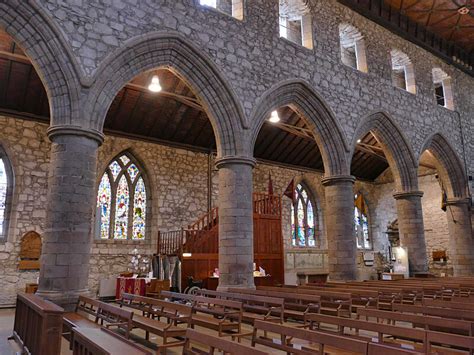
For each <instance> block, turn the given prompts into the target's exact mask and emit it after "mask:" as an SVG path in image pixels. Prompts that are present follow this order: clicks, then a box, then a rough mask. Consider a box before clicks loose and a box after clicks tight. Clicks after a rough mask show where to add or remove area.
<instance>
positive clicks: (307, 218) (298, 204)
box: [291, 184, 316, 247]
mask: <svg viewBox="0 0 474 355" xmlns="http://www.w3.org/2000/svg"><path fill="white" fill-rule="evenodd" d="M314 230H315V215H314V202H313V201H311V199H310V197H309V195H308V192H307V191H306V189H305V188H304V187H303V186H302V185H301V184H298V186H296V189H295V200H294V201H293V204H292V205H291V231H292V238H291V240H292V245H293V246H296V247H315V246H316V239H315V232H314Z"/></svg>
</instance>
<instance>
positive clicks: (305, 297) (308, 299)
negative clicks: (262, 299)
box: [229, 288, 321, 321]
mask: <svg viewBox="0 0 474 355" xmlns="http://www.w3.org/2000/svg"><path fill="white" fill-rule="evenodd" d="M229 292H231V293H244V294H250V295H258V296H268V297H276V298H282V299H283V301H284V319H285V320H286V319H294V320H298V321H302V320H304V317H305V314H307V313H310V312H312V313H319V311H320V308H321V305H320V303H321V297H320V296H318V295H311V294H305V293H296V292H272V291H265V290H251V289H241V288H230V289H229Z"/></svg>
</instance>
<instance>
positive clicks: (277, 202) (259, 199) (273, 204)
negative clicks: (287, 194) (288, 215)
mask: <svg viewBox="0 0 474 355" xmlns="http://www.w3.org/2000/svg"><path fill="white" fill-rule="evenodd" d="M253 213H256V214H263V215H270V216H275V217H279V216H281V196H279V195H269V194H265V193H261V192H254V194H253Z"/></svg>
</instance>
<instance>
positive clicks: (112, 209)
mask: <svg viewBox="0 0 474 355" xmlns="http://www.w3.org/2000/svg"><path fill="white" fill-rule="evenodd" d="M147 181H148V179H147V177H146V173H145V170H144V169H143V167H142V165H141V164H140V163H139V162H138V160H137V159H136V158H135V157H134V156H133V155H132V154H131V152H130V151H128V150H126V151H123V152H121V153H120V154H118V155H116V156H115V157H114V158H113V159H112V160H110V162H109V164H108V165H107V167H106V168H105V171H104V172H103V174H102V175H101V178H100V182H99V186H98V189H97V211H96V234H97V235H96V237H97V238H98V239H115V240H117V239H118V240H122V239H132V240H144V239H147V238H148V235H147V234H149V233H148V232H147V230H148V226H147V224H148V223H147V222H148V220H149V215H150V205H151V204H150V200H151V197H150V188H149V186H148V183H147ZM148 239H149V238H148Z"/></svg>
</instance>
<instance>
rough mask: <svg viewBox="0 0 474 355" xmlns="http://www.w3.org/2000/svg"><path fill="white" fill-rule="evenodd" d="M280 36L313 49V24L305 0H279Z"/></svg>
mask: <svg viewBox="0 0 474 355" xmlns="http://www.w3.org/2000/svg"><path fill="white" fill-rule="evenodd" d="M279 12H280V14H279V24H280V37H283V38H286V39H287V40H289V41H291V42H293V43H296V44H299V45H301V46H304V47H306V48H309V49H313V28H312V27H313V26H312V19H311V13H310V8H309V5H308V2H307V1H305V0H280V5H279Z"/></svg>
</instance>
